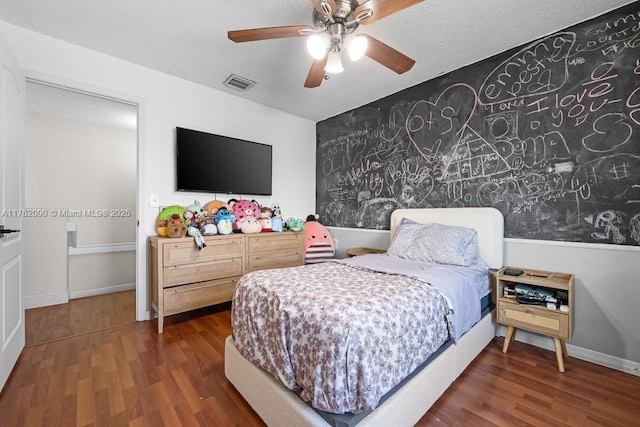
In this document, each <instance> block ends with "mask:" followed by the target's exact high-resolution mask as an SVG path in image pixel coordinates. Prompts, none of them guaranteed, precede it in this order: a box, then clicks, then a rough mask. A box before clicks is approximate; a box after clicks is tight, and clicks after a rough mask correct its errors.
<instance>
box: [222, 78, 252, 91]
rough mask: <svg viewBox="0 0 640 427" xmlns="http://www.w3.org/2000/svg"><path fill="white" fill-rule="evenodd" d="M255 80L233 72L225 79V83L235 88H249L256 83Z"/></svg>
mask: <svg viewBox="0 0 640 427" xmlns="http://www.w3.org/2000/svg"><path fill="white" fill-rule="evenodd" d="M255 84H256V82H254V81H253V80H249V79H245V78H244V77H240V76H236V75H235V74H231V75H230V76H229V77H227V79H226V80H225V81H224V85H225V86H227V87H230V88H232V89H235V90H248V89H249V88H250V87H251V86H253V85H255Z"/></svg>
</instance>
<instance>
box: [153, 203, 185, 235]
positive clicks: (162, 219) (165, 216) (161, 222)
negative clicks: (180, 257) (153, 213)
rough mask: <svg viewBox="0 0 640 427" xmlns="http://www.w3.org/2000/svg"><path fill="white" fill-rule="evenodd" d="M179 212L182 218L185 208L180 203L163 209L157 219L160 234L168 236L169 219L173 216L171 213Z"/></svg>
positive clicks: (157, 228)
mask: <svg viewBox="0 0 640 427" xmlns="http://www.w3.org/2000/svg"><path fill="white" fill-rule="evenodd" d="M173 214H178V215H180V218H182V216H183V215H184V208H183V207H182V206H178V205H172V206H167V207H166V208H164V209H162V211H160V213H159V214H158V220H157V221H156V230H157V231H158V234H159V235H161V236H163V237H168V236H169V235H168V234H167V221H168V220H169V218H171V215H173Z"/></svg>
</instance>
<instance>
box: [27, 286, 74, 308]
mask: <svg viewBox="0 0 640 427" xmlns="http://www.w3.org/2000/svg"><path fill="white" fill-rule="evenodd" d="M68 302H69V292H66V291H65V292H60V293H57V294H46V295H36V296H33V297H25V298H24V308H25V310H28V309H30V308H38V307H47V306H50V305H58V304H66V303H68Z"/></svg>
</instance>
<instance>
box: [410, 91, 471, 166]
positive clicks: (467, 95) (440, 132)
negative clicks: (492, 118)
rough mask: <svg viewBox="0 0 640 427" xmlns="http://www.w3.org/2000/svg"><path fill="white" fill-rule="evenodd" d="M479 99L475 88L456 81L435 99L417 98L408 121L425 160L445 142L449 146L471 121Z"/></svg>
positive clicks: (411, 132)
mask: <svg viewBox="0 0 640 427" xmlns="http://www.w3.org/2000/svg"><path fill="white" fill-rule="evenodd" d="M477 100H478V94H477V92H476V90H475V89H474V88H472V87H471V86H469V85H468V84H465V83H456V84H454V85H451V86H449V87H448V88H446V89H445V90H444V91H442V93H441V94H440V96H438V99H436V101H435V102H431V101H426V100H422V101H417V102H416V103H415V104H414V105H413V108H412V109H411V111H410V112H409V115H408V116H407V121H406V124H405V128H406V130H407V135H408V136H409V140H410V141H411V143H412V144H413V145H414V147H415V148H416V150H418V152H419V153H420V154H421V155H422V156H423V157H424V158H425V159H427V160H429V158H433V156H435V155H436V154H437V153H438V151H439V150H440V146H441V145H442V144H443V142H444V143H445V144H444V146H447V145H448V144H446V142H448V141H450V140H451V139H452V138H454V137H455V135H457V134H458V132H460V131H461V130H462V129H463V128H464V127H465V126H466V125H467V124H468V123H469V121H470V120H471V117H472V116H473V113H474V112H475V110H476V105H477Z"/></svg>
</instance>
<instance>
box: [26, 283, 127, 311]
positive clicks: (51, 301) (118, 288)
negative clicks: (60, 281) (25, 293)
mask: <svg viewBox="0 0 640 427" xmlns="http://www.w3.org/2000/svg"><path fill="white" fill-rule="evenodd" d="M135 288H136V284H135V283H125V284H123V285H114V286H105V287H103V288H97V289H87V290H82V291H69V292H66V291H65V292H60V293H56V294H47V295H36V296H33V297H25V299H24V308H25V310H27V309H30V308H38V307H47V306H50V305H58V304H66V303H68V302H69V300H70V299H76V298H85V297H92V296H95V295H105V294H111V293H114V292H122V291H130V290H134V289H135Z"/></svg>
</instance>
